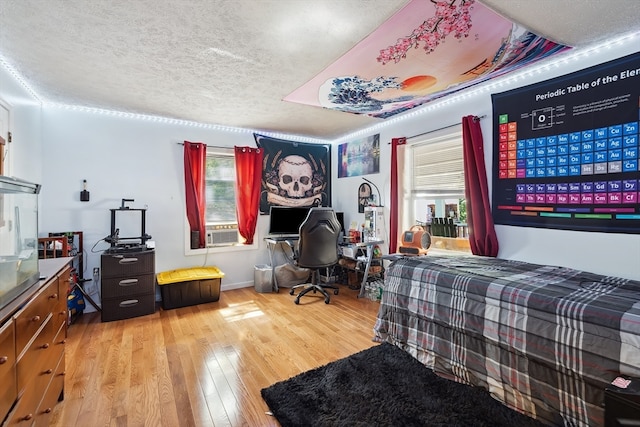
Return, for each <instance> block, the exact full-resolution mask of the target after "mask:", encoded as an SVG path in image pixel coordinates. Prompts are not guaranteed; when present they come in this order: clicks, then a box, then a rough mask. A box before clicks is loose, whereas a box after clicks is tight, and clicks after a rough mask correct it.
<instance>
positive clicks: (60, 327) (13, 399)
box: [0, 258, 71, 426]
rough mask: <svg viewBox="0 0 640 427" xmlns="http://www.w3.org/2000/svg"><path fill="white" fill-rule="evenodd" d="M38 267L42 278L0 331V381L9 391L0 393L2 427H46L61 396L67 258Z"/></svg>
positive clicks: (68, 259)
mask: <svg viewBox="0 0 640 427" xmlns="http://www.w3.org/2000/svg"><path fill="white" fill-rule="evenodd" d="M40 262H41V265H43V266H44V267H43V266H41V268H40V272H41V273H44V275H45V276H47V275H48V278H47V279H45V280H43V281H41V282H40V284H41V286H40V287H37V288H36V290H35V292H34V293H33V292H32V293H30V294H28V295H26V296H23V298H25V301H24V304H21V305H20V308H19V309H18V310H16V311H15V312H14V313H13V314H12V315H11V317H10V318H9V319H5V321H6V323H4V324H3V326H2V329H1V330H0V353H8V356H6V357H7V361H6V362H5V363H3V364H0V382H1V383H2V388H4V385H5V384H10V387H9V388H11V389H14V390H15V391H14V392H13V393H11V392H10V391H9V390H7V391H5V390H2V391H1V392H0V393H1V394H2V400H1V401H0V410H1V411H2V412H0V416H1V417H2V418H3V419H4V423H3V424H2V425H3V426H46V425H48V424H49V417H50V415H51V413H52V412H53V407H54V406H55V404H56V402H58V401H59V400H62V397H63V390H64V370H65V363H64V361H65V359H64V346H65V340H66V336H67V319H68V314H67V305H66V299H67V290H68V288H69V279H70V270H71V266H70V258H67V259H62V258H58V259H49V260H41V261H40ZM48 273H49V274H48ZM11 349H13V352H11V351H10V350H11ZM12 355H13V356H12ZM0 357H2V355H0ZM1 360H3V359H0V361H1ZM5 365H7V366H5ZM11 368H12V369H11ZM5 380H6V381H7V382H6V383H5ZM7 413H8V415H7ZM5 417H6V419H5Z"/></svg>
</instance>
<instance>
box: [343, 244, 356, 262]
mask: <svg viewBox="0 0 640 427" xmlns="http://www.w3.org/2000/svg"><path fill="white" fill-rule="evenodd" d="M357 251H358V248H357V247H356V246H343V247H342V256H343V257H347V258H354V259H355V257H356V252H357Z"/></svg>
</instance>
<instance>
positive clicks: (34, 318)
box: [31, 316, 40, 322]
mask: <svg viewBox="0 0 640 427" xmlns="http://www.w3.org/2000/svg"><path fill="white" fill-rule="evenodd" d="M31 321H32V322H39V321H40V316H33V317H32V318H31Z"/></svg>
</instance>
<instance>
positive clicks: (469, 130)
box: [462, 116, 498, 257]
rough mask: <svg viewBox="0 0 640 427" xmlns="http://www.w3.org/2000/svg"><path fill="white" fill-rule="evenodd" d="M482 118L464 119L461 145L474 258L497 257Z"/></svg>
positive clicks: (496, 241) (471, 117)
mask: <svg viewBox="0 0 640 427" xmlns="http://www.w3.org/2000/svg"><path fill="white" fill-rule="evenodd" d="M479 122H480V119H479V118H478V117H475V116H466V117H463V118H462V144H463V152H464V188H465V196H466V198H467V223H468V224H469V243H470V246H471V252H473V254H474V255H484V256H492V257H496V256H497V255H498V237H497V236H496V230H495V227H494V224H493V217H492V216H491V205H490V204H489V185H488V184H487V171H486V168H485V165H484V147H483V140H482V131H481V129H480V123H479Z"/></svg>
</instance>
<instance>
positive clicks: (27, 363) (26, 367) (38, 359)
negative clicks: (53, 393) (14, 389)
mask: <svg viewBox="0 0 640 427" xmlns="http://www.w3.org/2000/svg"><path fill="white" fill-rule="evenodd" d="M53 339H54V332H53V328H52V326H51V314H49V316H48V317H47V320H46V322H45V324H44V325H43V327H42V329H41V330H40V333H39V334H38V335H37V336H36V338H35V339H34V340H33V341H32V342H31V344H30V345H29V347H27V349H26V350H25V352H24V353H23V354H22V357H20V359H18V361H17V367H16V372H17V376H18V391H20V390H23V389H25V388H27V386H28V385H29V383H30V382H31V381H32V380H33V379H34V378H37V377H38V376H40V375H42V373H43V372H45V371H47V370H50V369H53V367H54V366H47V365H50V364H51V362H50V359H51V357H52V353H53V350H52V349H53V347H54V343H53ZM56 362H57V359H56V360H55V361H53V363H56ZM49 374H51V372H50V373H49Z"/></svg>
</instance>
